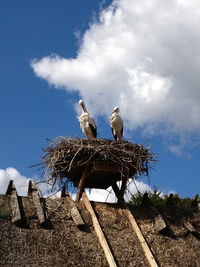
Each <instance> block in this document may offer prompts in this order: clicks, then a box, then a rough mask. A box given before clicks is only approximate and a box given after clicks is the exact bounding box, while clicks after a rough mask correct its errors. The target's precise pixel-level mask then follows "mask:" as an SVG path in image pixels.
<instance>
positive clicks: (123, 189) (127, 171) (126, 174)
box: [120, 169, 129, 197]
mask: <svg viewBox="0 0 200 267" xmlns="http://www.w3.org/2000/svg"><path fill="white" fill-rule="evenodd" d="M123 174H124V177H123V179H122V185H121V188H120V192H121V195H122V197H124V193H125V190H126V185H127V182H128V178H129V170H128V169H125V170H124V169H123Z"/></svg>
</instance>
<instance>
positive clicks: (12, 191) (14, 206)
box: [6, 180, 22, 224]
mask: <svg viewBox="0 0 200 267" xmlns="http://www.w3.org/2000/svg"><path fill="white" fill-rule="evenodd" d="M6 195H10V207H11V211H12V222H13V223H15V224H18V223H19V222H21V220H22V216H21V211H20V207H19V201H18V195H17V191H16V188H15V185H14V183H13V180H10V182H9V185H8V188H7V191H6Z"/></svg>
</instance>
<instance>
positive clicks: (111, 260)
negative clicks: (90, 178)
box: [82, 192, 117, 267]
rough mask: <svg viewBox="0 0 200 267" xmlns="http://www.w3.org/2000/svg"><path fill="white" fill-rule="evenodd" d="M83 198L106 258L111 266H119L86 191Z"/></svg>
mask: <svg viewBox="0 0 200 267" xmlns="http://www.w3.org/2000/svg"><path fill="white" fill-rule="evenodd" d="M82 200H83V203H84V205H85V207H86V209H87V210H88V212H89V213H90V215H91V217H92V222H93V225H94V230H95V232H96V234H97V236H98V238H99V242H100V244H101V246H102V248H103V250H104V253H105V256H106V259H107V261H108V264H109V266H110V267H117V264H116V262H115V259H114V257H113V255H112V252H111V250H110V248H109V245H108V243H107V240H106V238H105V236H104V233H103V231H102V229H101V226H100V224H99V221H98V219H97V216H96V214H95V212H94V210H93V207H92V205H91V203H90V201H89V199H88V198H87V195H86V193H85V192H83V194H82Z"/></svg>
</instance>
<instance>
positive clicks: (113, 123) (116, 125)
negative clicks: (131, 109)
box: [110, 107, 123, 140]
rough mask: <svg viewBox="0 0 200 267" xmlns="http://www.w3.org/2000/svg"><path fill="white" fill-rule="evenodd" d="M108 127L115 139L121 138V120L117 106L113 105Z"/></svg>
mask: <svg viewBox="0 0 200 267" xmlns="http://www.w3.org/2000/svg"><path fill="white" fill-rule="evenodd" d="M110 127H111V130H112V134H113V136H114V138H115V140H121V139H122V135H123V120H122V118H121V117H120V116H119V108H118V107H115V108H114V110H113V112H112V116H111V118H110Z"/></svg>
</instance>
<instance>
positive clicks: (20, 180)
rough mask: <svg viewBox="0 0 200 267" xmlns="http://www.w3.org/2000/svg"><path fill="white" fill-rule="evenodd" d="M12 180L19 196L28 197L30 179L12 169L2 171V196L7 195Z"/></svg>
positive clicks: (0, 173)
mask: <svg viewBox="0 0 200 267" xmlns="http://www.w3.org/2000/svg"><path fill="white" fill-rule="evenodd" d="M10 180H13V181H14V184H15V187H16V190H17V193H18V195H19V196H26V195H27V190H28V182H29V179H28V178H27V177H25V176H23V175H21V174H20V173H19V172H18V171H17V170H16V169H15V168H12V167H10V168H6V169H5V170H3V169H0V194H5V193H6V190H7V188H8V184H9V181H10Z"/></svg>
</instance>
